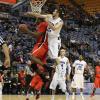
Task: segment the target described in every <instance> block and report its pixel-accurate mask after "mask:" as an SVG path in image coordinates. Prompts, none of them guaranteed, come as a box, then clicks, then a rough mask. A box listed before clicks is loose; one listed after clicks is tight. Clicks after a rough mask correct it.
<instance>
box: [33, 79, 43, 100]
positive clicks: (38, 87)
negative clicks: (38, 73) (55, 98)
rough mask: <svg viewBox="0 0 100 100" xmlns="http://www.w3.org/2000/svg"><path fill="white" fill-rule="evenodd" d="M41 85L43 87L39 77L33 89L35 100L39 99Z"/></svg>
mask: <svg viewBox="0 0 100 100" xmlns="http://www.w3.org/2000/svg"><path fill="white" fill-rule="evenodd" d="M43 85H44V82H43V80H42V78H41V77H39V78H38V82H37V84H36V86H35V88H34V89H35V91H36V100H38V99H39V98H40V93H41V88H42V86H43Z"/></svg>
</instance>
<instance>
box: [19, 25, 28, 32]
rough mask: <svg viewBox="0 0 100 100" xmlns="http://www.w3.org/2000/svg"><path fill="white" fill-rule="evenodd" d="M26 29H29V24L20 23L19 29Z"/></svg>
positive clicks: (22, 30) (23, 30)
mask: <svg viewBox="0 0 100 100" xmlns="http://www.w3.org/2000/svg"><path fill="white" fill-rule="evenodd" d="M26 29H28V26H27V25H26V24H20V25H19V30H20V31H21V32H25V31H26Z"/></svg>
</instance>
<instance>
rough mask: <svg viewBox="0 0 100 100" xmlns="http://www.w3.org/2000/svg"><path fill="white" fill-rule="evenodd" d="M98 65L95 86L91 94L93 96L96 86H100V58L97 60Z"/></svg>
mask: <svg viewBox="0 0 100 100" xmlns="http://www.w3.org/2000/svg"><path fill="white" fill-rule="evenodd" d="M97 63H98V64H97V66H96V67H95V81H94V88H93V91H92V94H91V97H93V96H94V94H95V91H96V88H100V60H99V61H98V62H97Z"/></svg>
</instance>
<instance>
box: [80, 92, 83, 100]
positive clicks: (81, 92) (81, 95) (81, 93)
mask: <svg viewBox="0 0 100 100" xmlns="http://www.w3.org/2000/svg"><path fill="white" fill-rule="evenodd" d="M80 95H81V98H82V100H84V96H83V92H81V93H80Z"/></svg>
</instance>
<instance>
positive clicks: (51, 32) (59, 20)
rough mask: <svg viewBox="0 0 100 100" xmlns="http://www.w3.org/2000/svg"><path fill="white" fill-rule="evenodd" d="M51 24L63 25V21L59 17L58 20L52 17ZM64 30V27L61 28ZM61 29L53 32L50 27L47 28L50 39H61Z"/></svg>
mask: <svg viewBox="0 0 100 100" xmlns="http://www.w3.org/2000/svg"><path fill="white" fill-rule="evenodd" d="M49 22H50V23H52V24H53V25H54V26H55V25H56V24H58V23H61V24H62V23H63V21H62V19H61V18H60V17H59V18H57V19H53V18H52V17H51V18H49ZM61 28H62V27H61ZM61 28H59V29H56V30H52V29H51V28H50V27H49V26H48V27H47V33H48V38H50V37H51V38H52V37H54V38H55V37H57V38H58V37H59V36H60V31H61Z"/></svg>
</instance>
